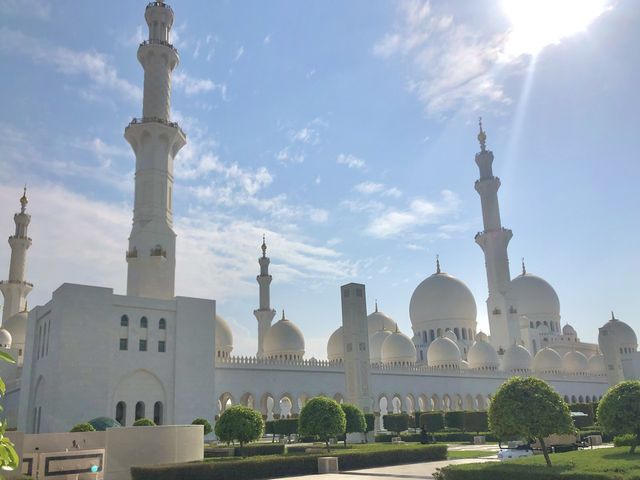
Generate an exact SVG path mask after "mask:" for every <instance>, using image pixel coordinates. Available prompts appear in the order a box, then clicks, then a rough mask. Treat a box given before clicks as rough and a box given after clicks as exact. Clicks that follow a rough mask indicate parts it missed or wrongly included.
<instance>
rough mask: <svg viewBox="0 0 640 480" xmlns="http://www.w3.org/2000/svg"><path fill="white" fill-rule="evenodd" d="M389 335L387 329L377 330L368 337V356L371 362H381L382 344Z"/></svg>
mask: <svg viewBox="0 0 640 480" xmlns="http://www.w3.org/2000/svg"><path fill="white" fill-rule="evenodd" d="M390 335H391V332H390V331H389V330H378V331H377V332H376V333H374V334H373V336H372V337H371V338H370V339H369V358H370V360H371V363H382V345H383V344H384V341H385V340H386V339H387V337H389V336H390Z"/></svg>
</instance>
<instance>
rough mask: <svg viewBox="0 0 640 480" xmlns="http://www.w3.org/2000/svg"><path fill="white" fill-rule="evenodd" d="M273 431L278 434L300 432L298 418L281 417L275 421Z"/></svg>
mask: <svg viewBox="0 0 640 480" xmlns="http://www.w3.org/2000/svg"><path fill="white" fill-rule="evenodd" d="M273 433H275V434H276V435H292V434H294V433H298V419H297V418H280V419H278V420H274V422H273Z"/></svg>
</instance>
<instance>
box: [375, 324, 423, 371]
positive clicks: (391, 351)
mask: <svg viewBox="0 0 640 480" xmlns="http://www.w3.org/2000/svg"><path fill="white" fill-rule="evenodd" d="M381 357H382V363H384V364H386V365H406V364H414V363H416V347H415V345H414V344H413V342H412V341H411V339H410V338H409V337H407V336H406V335H405V334H404V333H402V332H400V331H398V330H396V331H395V332H393V333H391V335H389V336H388V337H387V338H385V340H384V342H383V343H382V349H381Z"/></svg>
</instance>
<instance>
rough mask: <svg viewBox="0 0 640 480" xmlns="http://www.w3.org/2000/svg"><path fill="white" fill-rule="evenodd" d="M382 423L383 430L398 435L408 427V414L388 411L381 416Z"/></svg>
mask: <svg viewBox="0 0 640 480" xmlns="http://www.w3.org/2000/svg"><path fill="white" fill-rule="evenodd" d="M382 424H383V425H384V429H385V430H389V431H390V432H394V433H395V434H396V435H400V432H404V431H405V430H407V429H408V428H409V415H407V414H406V413H390V414H388V415H385V416H384V417H382Z"/></svg>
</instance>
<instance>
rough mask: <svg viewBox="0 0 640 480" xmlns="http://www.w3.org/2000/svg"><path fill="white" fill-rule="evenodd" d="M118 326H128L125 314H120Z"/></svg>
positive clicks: (127, 318)
mask: <svg viewBox="0 0 640 480" xmlns="http://www.w3.org/2000/svg"><path fill="white" fill-rule="evenodd" d="M120 326H121V327H128V326H129V317H127V316H126V315H122V316H121V317H120Z"/></svg>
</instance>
